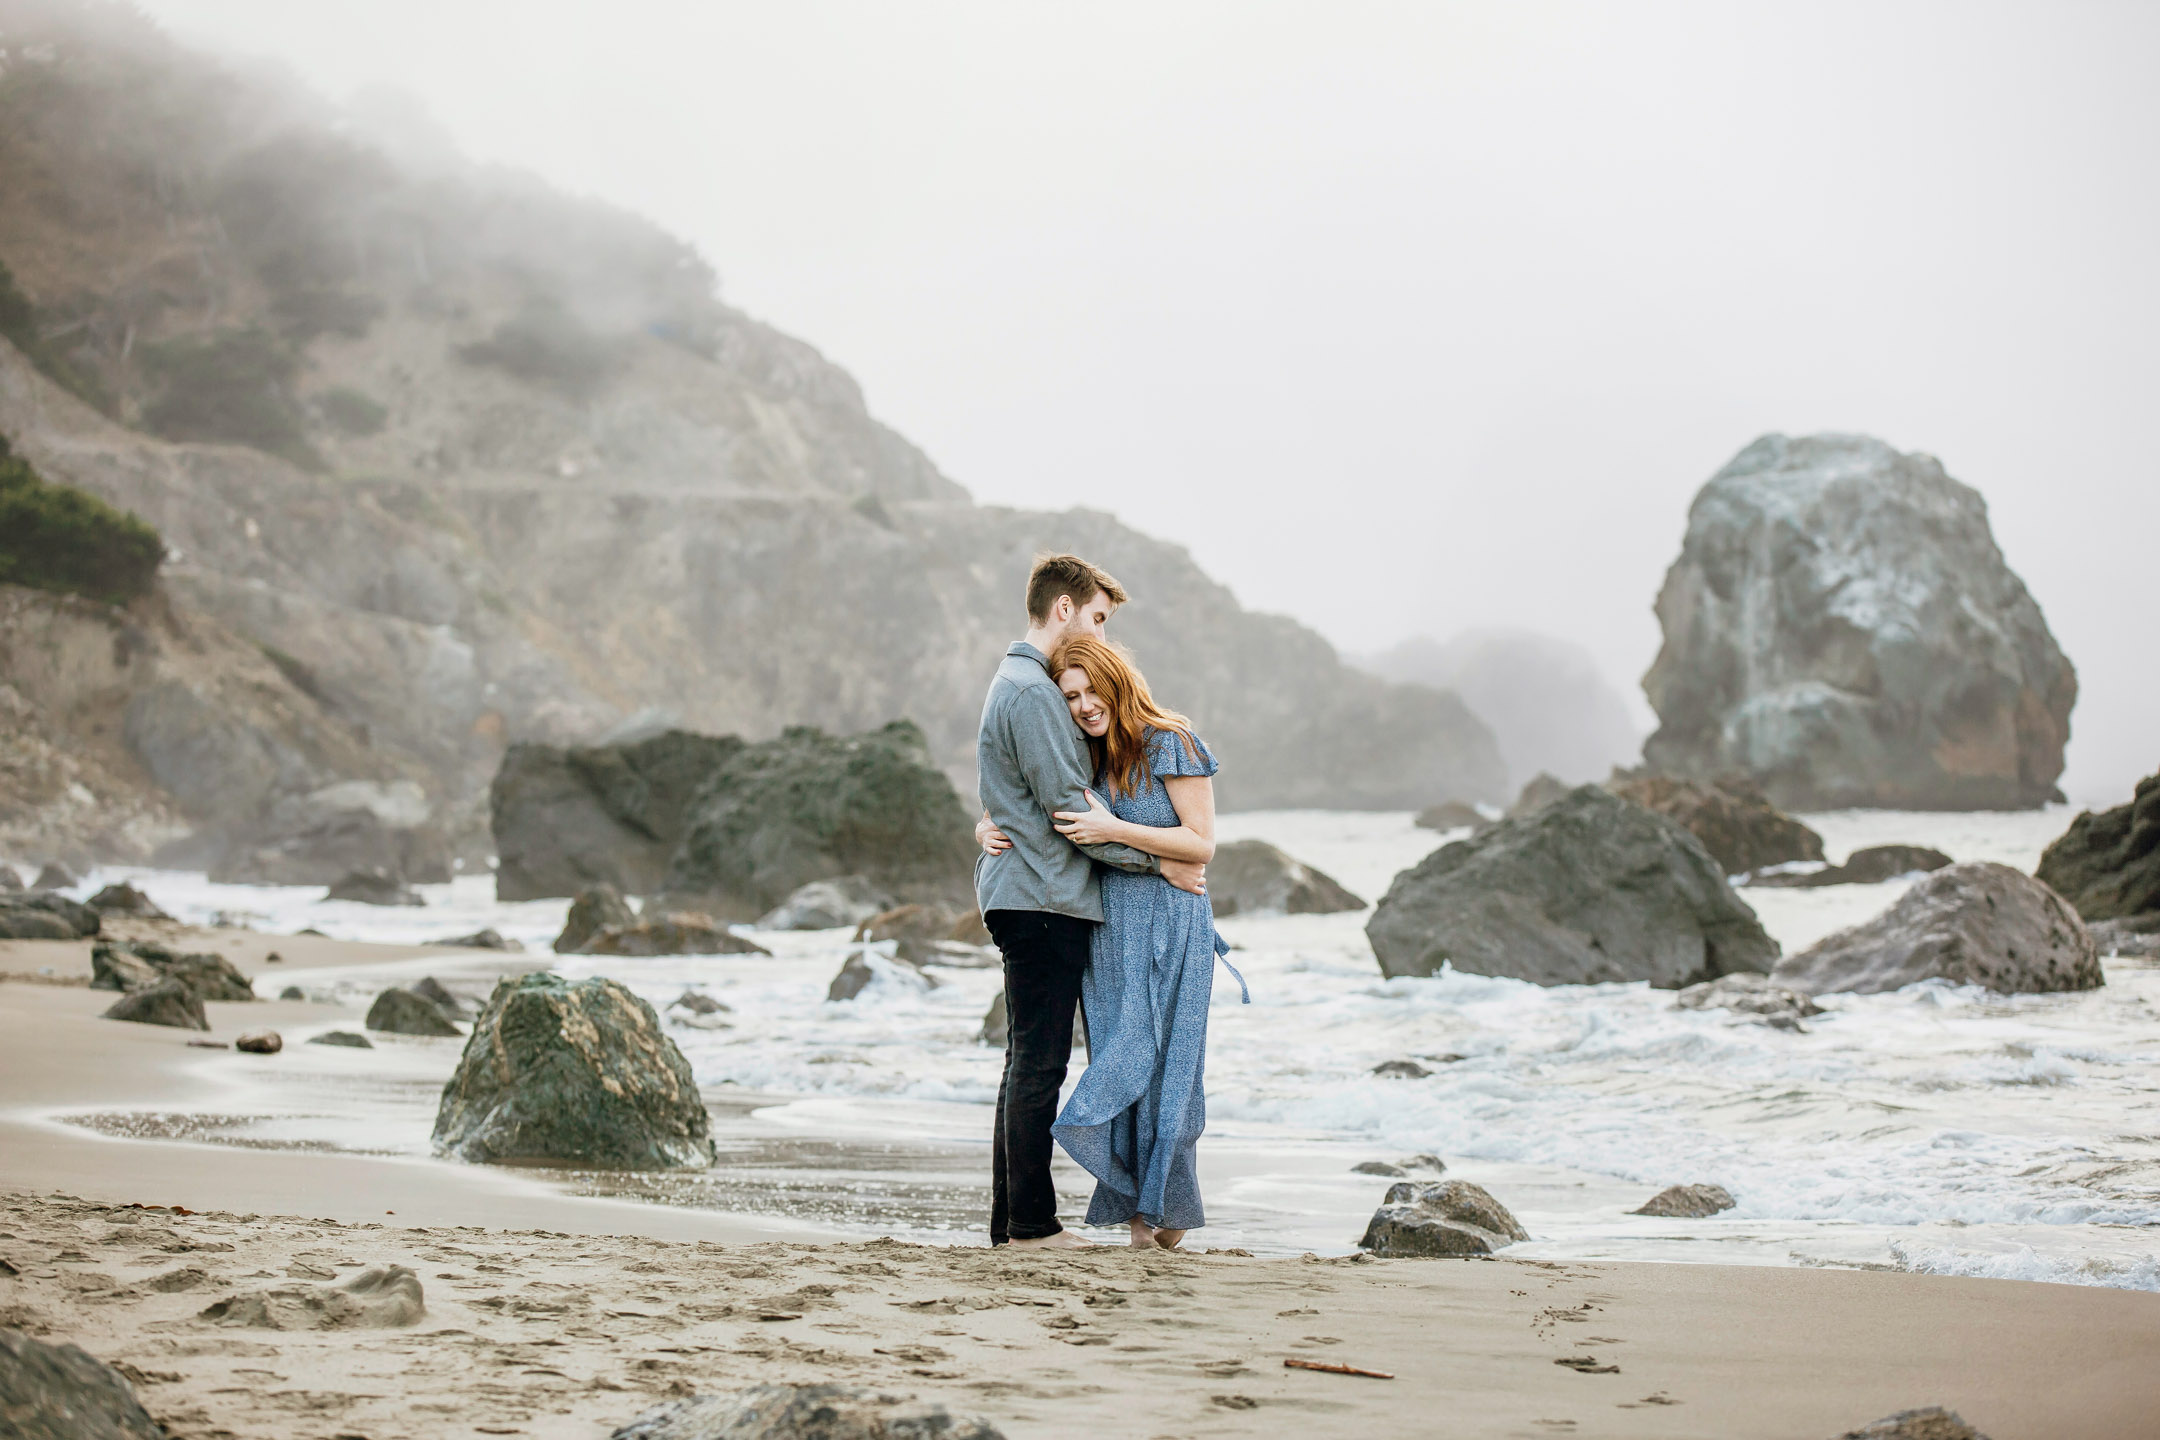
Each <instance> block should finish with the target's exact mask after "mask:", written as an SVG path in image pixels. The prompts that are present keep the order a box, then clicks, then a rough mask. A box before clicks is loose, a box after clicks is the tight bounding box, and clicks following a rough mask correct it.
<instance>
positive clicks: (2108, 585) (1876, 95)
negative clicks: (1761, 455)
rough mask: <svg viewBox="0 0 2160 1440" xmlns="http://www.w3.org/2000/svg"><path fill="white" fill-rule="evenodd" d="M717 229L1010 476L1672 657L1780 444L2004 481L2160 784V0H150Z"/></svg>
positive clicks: (1459, 620) (2088, 712)
mask: <svg viewBox="0 0 2160 1440" xmlns="http://www.w3.org/2000/svg"><path fill="white" fill-rule="evenodd" d="M144 8H145V9H147V10H148V11H149V12H150V13H151V14H153V15H155V16H158V17H159V18H161V19H162V20H164V21H165V22H166V23H167V24H168V25H169V26H170V27H171V28H172V29H173V30H174V31H175V32H176V33H178V34H180V35H181V36H182V37H183V38H188V39H192V40H198V41H203V42H207V43H209V44H210V45H213V46H215V47H216V48H219V49H223V50H227V51H235V52H242V53H247V54H252V55H257V56H270V57H275V58H278V59H280V60H282V61H284V62H286V63H288V64H290V65H291V66H292V67H293V68H294V69H295V70H296V71H297V72H298V73H299V74H300V75H301V76H303V77H304V78H305V79H307V80H308V81H310V82H312V83H313V84H314V85H315V86H316V87H317V88H319V89H321V90H323V91H325V92H327V93H328V94H330V95H331V96H332V97H333V98H340V99H342V98H346V97H349V96H351V95H352V94H353V93H354V92H355V91H356V90H358V89H360V88H361V87H364V86H368V85H390V86H394V87H398V88H400V89H403V90H405V91H408V92H410V93H411V94H413V95H414V96H416V97H418V98H419V99H420V100H421V101H422V102H423V103H424V104H425V105H426V106H427V107H428V109H430V110H431V111H432V112H433V113H434V115H435V116H436V118H437V119H438V120H439V121H440V122H441V123H442V125H443V126H444V127H445V128H446V129H447V130H448V131H449V132H450V134H451V135H452V136H454V137H455V139H456V140H457V141H458V143H459V144H460V145H461V146H462V147H463V148H464V149H466V150H467V151H468V152H469V153H470V154H472V155H473V156H475V157H476V158H480V159H484V160H499V161H505V162H509V163H512V164H516V165H519V166H523V167H526V168H529V169H531V170H533V171H536V172H538V173H539V174H541V175H542V176H544V177H546V178H548V179H550V180H552V181H555V182H557V183H559V184H561V185H563V186H565V187H568V188H570V189H572V190H576V191H580V192H585V193H590V194H594V195H598V196H602V197H605V198H607V199H609V200H612V201H615V202H617V203H619V204H622V205H625V206H627V207H630V208H632V209H635V210H638V211H641V212H643V213H645V214H647V215H650V216H652V217H653V218H654V219H656V220H658V221H659V222H661V223H662V224H664V225H666V226H667V227H669V228H670V229H672V230H675V231H677V232H678V233H680V234H683V235H685V236H687V237H688V238H690V239H691V240H693V241H695V242H696V243H697V245H698V246H699V247H700V248H701V249H702V250H703V251H704V252H705V254H706V255H707V256H708V257H709V258H710V259H711V260H712V262H713V263H714V265H715V266H716V267H717V268H718V270H719V272H720V275H721V284H722V291H723V294H724V295H725V296H726V297H727V298H728V299H730V300H731V301H732V302H734V303H735V304H737V305H740V306H742V307H744V308H746V309H748V310H750V311H752V312H754V313H756V314H757V315H759V316H761V317H763V318H765V319H768V320H770V321H772V322H773V323H775V324H777V325H779V326H780V327H781V328H783V329H786V330H789V331H791V332H793V333H795V334H797V335H800V336H802V337H804V338H805V339H808V340H810V341H811V342H812V343H814V344H816V345H817V346H819V347H820V348H821V349H822V350H823V351H824V352H825V353H826V354H827V355H829V356H831V357H832V358H834V359H835V360H837V361H839V362H840V363H841V364H843V365H845V366H846V367H847V368H848V369H849V370H851V371H852V372H853V373H854V374H855V375H856V376H857V377H858V378H859V379H861V381H862V382H863V386H864V388H865V390H866V392H867V394H868V396H869V399H870V403H871V406H872V408H873V409H874V410H875V411H876V412H877V413H878V414H879V415H880V416H882V417H883V418H884V419H886V420H888V421H890V422H891V423H892V424H894V425H895V426H897V427H898V428H899V429H900V430H901V431H903V432H904V433H906V434H907V435H908V436H909V437H911V438H912V439H914V440H915V441H917V442H918V443H920V444H921V445H922V446H923V447H924V448H925V449H927V450H928V451H929V453H930V454H931V456H932V457H933V458H934V459H935V460H936V461H937V462H938V464H939V465H940V466H941V467H942V468H943V469H944V470H945V471H946V472H947V473H948V474H950V475H952V476H953V478H955V479H957V480H959V481H960V482H962V483H963V484H965V485H967V486H968V487H969V488H970V489H971V490H973V492H974V493H975V495H976V496H977V497H978V498H979V499H982V500H984V501H989V502H997V503H1007V504H1014V505H1025V506H1032V507H1052V508H1062V507H1064V506H1066V505H1070V504H1089V505H1095V506H1100V507H1103V508H1107V509H1110V510H1114V511H1116V512H1117V513H1118V514H1120V515H1121V516H1123V517H1124V518H1125V519H1126V520H1128V521H1130V522H1131V523H1133V524H1134V525H1137V526H1139V527H1140V528H1142V529H1145V530H1148V531H1150V532H1152V533H1155V534H1158V535H1162V536H1166V537H1169V538H1172V539H1176V540H1178V541H1181V542H1183V543H1185V544H1186V545H1188V546H1190V547H1191V549H1192V551H1193V552H1194V554H1195V555H1196V556H1197V557H1198V558H1199V560H1200V561H1201V563H1202V564H1203V565H1205V566H1206V567H1207V569H1208V570H1209V571H1211V572H1212V573H1213V574H1215V575H1216V576H1217V577H1219V578H1221V579H1223V580H1225V581H1227V582H1228V583H1229V584H1230V585H1232V586H1233V587H1234V588H1235V589H1236V591H1237V593H1238V594H1239V596H1240V597H1241V598H1242V599H1243V600H1244V601H1245V603H1247V604H1248V605H1253V606H1257V607H1260V608H1263V609H1269V610H1279V611H1286V612H1288V613H1290V614H1293V615H1295V616H1297V617H1298V618H1299V619H1301V620H1304V621H1306V622H1307V623H1309V624H1311V625H1313V626H1315V627H1316V628H1318V629H1319V630H1321V631H1322V632H1324V633H1325V634H1326V635H1328V636H1329V637H1330V638H1331V639H1333V640H1334V641H1336V642H1337V644H1339V645H1341V646H1343V647H1345V648H1347V649H1352V650H1370V649H1376V648H1379V647H1381V646H1384V645H1387V644H1390V643H1392V642H1394V641H1396V640H1399V639H1402V638H1404V637H1406V636H1409V635H1413V634H1418V633H1430V634H1433V635H1436V636H1441V637H1445V636H1447V635H1449V634H1451V633H1453V632H1454V631H1456V630H1458V629H1462V628H1465V627H1469V626H1481V625H1520V626H1527V627H1530V628H1534V629H1537V630H1542V631H1546V632H1549V633H1552V634H1555V635H1561V636H1566V637H1569V638H1572V639H1575V640H1578V641H1580V642H1581V643H1583V644H1585V645H1587V646H1588V647H1590V649H1591V650H1592V651H1593V652H1594V653H1595V655H1596V656H1597V657H1598V659H1599V661H1600V662H1601V664H1602V665H1603V666H1604V668H1605V669H1606V671H1607V673H1608V674H1609V675H1610V676H1611V677H1612V678H1613V680H1614V682H1615V683H1616V684H1617V685H1619V686H1621V687H1622V688H1623V689H1625V690H1626V691H1627V692H1628V693H1629V694H1630V695H1631V697H1632V698H1633V700H1634V703H1635V704H1636V705H1637V706H1638V708H1640V709H1641V710H1642V713H1643V716H1644V719H1645V722H1646V724H1647V722H1648V718H1649V715H1648V710H1647V708H1646V707H1643V705H1642V701H1641V696H1640V692H1639V690H1638V689H1637V688H1636V684H1635V681H1636V679H1637V677H1639V676H1640V674H1641V672H1642V671H1643V669H1644V668H1645V667H1647V666H1648V664H1649V662H1650V660H1651V658H1652V657H1653V656H1654V655H1655V653H1656V651H1657V645H1658V630H1657V623H1656V620H1655V618H1654V617H1653V615H1652V614H1651V610H1650V606H1651V602H1652V600H1653V598H1654V597H1655V594H1656V591H1657V587H1658V584H1659V582H1660V580H1661V578H1662V576H1663V574H1664V570H1665V567H1666V566H1667V565H1668V564H1669V563H1670V562H1671V560H1672V558H1673V556H1674V554H1675V553H1676V551H1677V548H1678V545H1679V540H1680V535H1681V531H1682V528H1683V525H1684V520H1685V512H1686V507H1687V503H1688V500H1689V498H1690V497H1691V496H1692V495H1693V493H1694V491H1695V489H1696V488H1697V487H1698V486H1699V485H1700V484H1701V483H1702V482H1703V481H1704V480H1705V479H1707V478H1708V477H1709V475H1710V474H1711V473H1712V472H1713V471H1715V470H1716V469H1717V468H1718V466H1719V465H1721V464H1722V463H1723V462H1724V461H1725V460H1726V459H1727V458H1729V457H1730V456H1731V455H1732V454H1733V452H1735V451H1737V450H1739V449H1740V448H1741V447H1742V446H1743V445H1745V444H1746V443H1748V441H1750V440H1752V439H1753V438H1754V437H1755V436H1757V435H1758V434H1761V433H1763V432H1765V431H1769V430H1783V431H1786V432H1789V433H1801V432H1806V431H1813V430H1826V429H1837V430H1859V431H1865V432H1868V433H1872V434H1875V435H1879V436H1881V437H1882V438H1883V439H1885V440H1888V441H1889V442H1891V443H1892V444H1894V445H1896V446H1898V447H1899V448H1901V449H1917V450H1926V451H1930V452H1932V453H1934V454H1936V455H1938V456H1940V457H1941V458H1942V460H1943V461H1944V463H1945V464H1946V465H1947V466H1948V467H1949V469H1950V472H1951V473H1952V474H1953V475H1956V476H1957V477H1958V478H1960V479H1962V480H1964V481H1966V482H1967V483H1969V484H1972V485H1975V486H1977V487H1978V488H1979V489H1980V490H1981V492H1982V493H1983V494H1985V495H1986V496H1987V498H1988V501H1989V503H1990V505H1991V507H1992V509H1993V514H1994V523H1995V533H1996V538H1997V540H1998V541H1999V542H2000V543H2001V545H2002V547H2003V549H2004V551H2005V552H2006V553H2007V555H2008V556H2009V559H2010V563H2011V565H2012V566H2013V567H2014V568H2015V569H2016V570H2017V571H2018V572H2019V573H2020V574H2021V575H2022V576H2023V577H2024V579H2025V581H2026V583H2027V584H2028V585H2029V586H2031V588H2032V590H2033V592H2034V594H2035V595H2036V596H2037V597H2038V598H2039V600H2040V603H2041V605H2042V606H2043V607H2044V609H2045V610H2046V612H2047V616H2048V619H2049V622H2050V623H2051V625H2052V626H2053V628H2054V631H2055V634H2056V636H2057V638H2058V639H2059V640H2060V641H2061V642H2062V644H2063V647H2064V649H2065V650H2066V651H2068V652H2069V654H2070V656H2071V658H2072V660H2073V661H2075V662H2076V664H2077V666H2078V670H2079V674H2080V678H2081V681H2082V683H2083V694H2082V696H2081V698H2080V700H2079V704H2078V708H2077V711H2076V713H2075V715H2074V716H2073V718H2072V727H2073V732H2074V733H2073V740H2072V745H2071V752H2070V753H2071V769H2070V773H2069V774H2068V775H2067V776H2066V777H2065V781H2064V783H2065V788H2066V789H2068V790H2069V791H2070V793H2071V796H2072V798H2073V799H2078V800H2089V801H2106V802H2109V803H2115V802H2119V801H2120V799H2122V798H2124V797H2125V796H2126V794H2127V790H2128V786H2129V784H2130V782H2131V781H2132V780H2133V779H2134V778H2135V777H2136V776H2138V775H2142V774H2145V773H2149V772H2150V771H2152V770H2153V769H2155V768H2156V767H2160V624H2156V608H2155V607H2156V599H2155V594H2156V592H2155V588H2154V583H2155V582H2154V577H2155V573H2156V570H2160V559H2156V555H2160V462H2156V459H2155V454H2156V451H2155V445H2154V439H2153V435H2154V427H2153V416H2154V413H2155V410H2156V397H2160V340H2156V336H2160V267H2156V265H2155V259H2156V257H2160V200H2156V193H2155V192H2156V185H2160V84H2156V83H2155V81H2154V74H2155V71H2156V67H2160V6H2153V5H2148V4H2133V3H2124V4H2075V3H2065V0H2048V3H2040V0H2034V3H2030V4H2024V5H2000V4H1989V3H1980V0H1956V3H1947V4H1899V3H1889V0H1868V3H1861V4H1826V3H1821V0H1806V3H1801V0H1794V3H1790V4H1786V5H1780V6H1771V5H1756V4H1745V3H1739V0H1716V3H1706V4H1651V3H1645V0H1630V3H1627V4H1617V5H1616V4H1586V5H1561V4H1540V3H1526V0H1490V3H1483V4H1454V5H1443V4H1431V3H1427V4H1404V5H1359V4H1352V3H1344V0H1327V3H1324V4H1323V3H1310V4H1303V5H1295V6H1285V5H1272V4H1264V3H1257V0H1235V3H1221V4H1214V3H1209V4H1201V3H1165V0H1155V3H1149V4H1141V5H1127V4H1112V3H1094V4H1090V5H1085V6H1081V5H1073V4H1069V3H1061V4H1032V3H1020V0H981V3H939V4H932V3H923V0H910V3H905V4H896V3H854V4H836V3H823V0H767V3H762V4H755V5H742V4H734V3H712V0H679V3H665V0H609V3H605V4H601V3H562V0H516V3H510V0H366V3H342V0H306V3H294V0H144Z"/></svg>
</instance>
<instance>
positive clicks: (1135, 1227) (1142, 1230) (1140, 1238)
mask: <svg viewBox="0 0 2160 1440" xmlns="http://www.w3.org/2000/svg"><path fill="white" fill-rule="evenodd" d="M1129 1223H1130V1224H1131V1225H1132V1248H1133V1249H1135V1250H1152V1249H1154V1248H1155V1227H1154V1226H1153V1225H1150V1224H1148V1223H1147V1221H1145V1220H1142V1219H1141V1218H1140V1217H1139V1216H1137V1215H1135V1216H1133V1218H1132V1220H1131V1221H1130V1222H1129Z"/></svg>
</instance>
